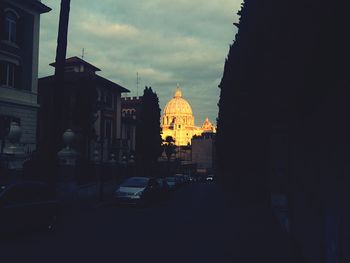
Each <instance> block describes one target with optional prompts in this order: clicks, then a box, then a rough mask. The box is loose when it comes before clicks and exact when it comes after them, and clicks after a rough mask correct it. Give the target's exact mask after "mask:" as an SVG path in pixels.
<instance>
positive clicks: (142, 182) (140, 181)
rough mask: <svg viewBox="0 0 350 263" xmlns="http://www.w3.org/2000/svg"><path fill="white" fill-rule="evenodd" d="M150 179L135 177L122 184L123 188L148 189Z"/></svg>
mask: <svg viewBox="0 0 350 263" xmlns="http://www.w3.org/2000/svg"><path fill="white" fill-rule="evenodd" d="M148 180H149V179H148V178H144V177H133V178H129V179H128V180H126V181H125V182H124V183H122V184H121V186H122V187H146V186H147V183H148Z"/></svg>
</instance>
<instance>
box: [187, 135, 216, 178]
mask: <svg viewBox="0 0 350 263" xmlns="http://www.w3.org/2000/svg"><path fill="white" fill-rule="evenodd" d="M214 160H215V133H210V132H207V133H203V134H202V135H201V136H194V137H193V138H192V162H193V163H196V164H197V172H202V173H208V172H213V170H214Z"/></svg>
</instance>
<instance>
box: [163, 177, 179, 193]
mask: <svg viewBox="0 0 350 263" xmlns="http://www.w3.org/2000/svg"><path fill="white" fill-rule="evenodd" d="M165 180H166V182H167V184H168V186H169V189H170V190H174V189H175V188H177V187H178V186H179V185H180V181H179V178H178V177H176V176H167V177H165Z"/></svg>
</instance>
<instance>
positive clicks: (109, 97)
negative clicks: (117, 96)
mask: <svg viewBox="0 0 350 263" xmlns="http://www.w3.org/2000/svg"><path fill="white" fill-rule="evenodd" d="M106 105H107V106H108V107H112V95H111V94H110V93H109V92H107V93H106Z"/></svg>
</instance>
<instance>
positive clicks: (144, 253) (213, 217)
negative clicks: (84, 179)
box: [0, 183, 297, 262]
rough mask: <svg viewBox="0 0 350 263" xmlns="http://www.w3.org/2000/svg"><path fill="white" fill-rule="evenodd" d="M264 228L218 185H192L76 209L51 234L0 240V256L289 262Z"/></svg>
mask: <svg viewBox="0 0 350 263" xmlns="http://www.w3.org/2000/svg"><path fill="white" fill-rule="evenodd" d="M256 213H259V214H260V215H259V216H257V214H256ZM266 226H267V227H266ZM271 229H272V228H271V227H269V222H266V221H265V220H264V216H263V213H261V212H260V210H258V209H252V208H249V209H248V208H244V209H243V208H242V207H239V206H237V205H234V204H233V203H232V202H231V201H229V200H228V198H226V195H225V193H224V192H223V191H222V190H221V188H220V186H219V185H218V184H215V183H195V184H190V185H185V186H183V187H182V188H180V189H178V190H177V191H176V192H174V193H173V194H172V195H171V196H170V197H169V199H168V200H163V201H161V202H159V203H156V204H153V205H151V206H149V207H144V208H138V207H125V206H124V207H122V206H116V205H109V204H107V203H106V204H104V205H99V206H94V207H90V208H85V209H82V210H81V211H77V212H76V213H75V214H74V215H71V216H67V217H66V218H64V222H63V223H62V224H61V225H59V226H58V227H57V229H56V231H54V232H51V233H35V234H27V235H24V236H21V237H18V238H16V239H12V240H7V241H6V242H2V243H1V244H0V250H1V251H0V255H1V262H20V261H22V260H26V261H27V262H77V261H79V262H86V261H87V262H258V261H264V262H297V261H293V255H292V254H293V251H292V250H291V247H289V246H288V242H287V241H285V240H284V239H283V236H282V235H279V234H278V233H277V234H276V235H277V237H276V238H274V236H276V235H275V234H274V233H271ZM4 259H6V260H4ZM266 260H268V261H266ZM288 260H289V261H288Z"/></svg>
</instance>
